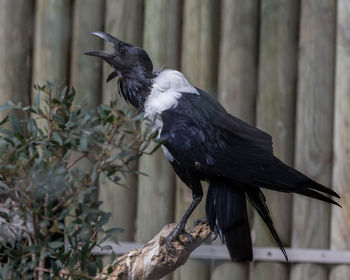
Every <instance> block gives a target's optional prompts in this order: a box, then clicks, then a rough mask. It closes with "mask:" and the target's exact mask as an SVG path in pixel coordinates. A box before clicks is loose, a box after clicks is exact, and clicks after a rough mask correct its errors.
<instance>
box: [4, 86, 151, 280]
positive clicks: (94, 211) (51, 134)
mask: <svg viewBox="0 0 350 280" xmlns="http://www.w3.org/2000/svg"><path fill="white" fill-rule="evenodd" d="M35 89H36V90H37V94H36V96H35V98H34V100H33V102H32V106H27V107H23V106H22V105H21V104H14V103H13V102H9V103H8V104H6V105H4V106H1V107H0V110H8V109H11V112H10V113H9V115H8V117H6V119H5V120H3V121H2V122H1V128H0V174H1V175H0V198H1V201H2V202H1V205H0V207H1V208H0V265H1V267H0V278H2V279H52V278H57V279H60V278H62V277H64V275H70V276H71V277H72V276H73V278H75V279H83V278H84V279H85V278H88V277H89V275H90V276H91V275H94V274H95V273H96V271H101V269H102V262H101V260H100V259H99V258H95V257H94V256H93V254H92V249H93V248H94V247H95V246H101V243H102V242H104V241H105V240H106V239H107V238H111V237H115V234H116V233H118V232H119V231H120V229H118V228H117V229H105V227H104V225H106V223H107V221H108V219H109V216H110V213H106V212H104V211H102V210H101V209H100V206H101V204H102V202H101V201H96V199H95V193H96V188H97V186H98V184H99V182H101V181H102V180H111V181H113V182H116V183H118V181H119V180H120V178H121V177H122V176H125V174H127V173H128V172H132V170H130V169H129V168H128V166H129V163H130V162H132V161H134V160H135V159H137V158H138V157H139V156H140V155H141V154H142V153H143V152H145V150H146V148H147V147H148V145H149V143H150V141H151V140H152V139H153V138H154V137H155V135H156V133H151V132H150V131H149V130H146V131H145V132H144V133H140V132H139V129H138V120H139V119H140V117H141V116H140V115H138V116H133V115H132V113H131V112H130V111H127V110H117V109H115V102H113V103H111V105H110V106H107V105H99V106H98V107H97V110H96V112H91V111H87V110H85V109H84V108H83V106H82V105H81V104H80V105H73V100H74V97H75V91H74V89H70V90H69V89H67V88H64V89H62V90H60V89H58V88H56V87H55V86H54V85H52V84H50V83H47V84H46V85H45V86H35ZM18 112H22V113H21V114H22V116H23V115H25V116H26V118H25V120H23V118H19V117H18V115H19V114H18ZM104 249H108V248H104ZM62 273H63V274H62Z"/></svg>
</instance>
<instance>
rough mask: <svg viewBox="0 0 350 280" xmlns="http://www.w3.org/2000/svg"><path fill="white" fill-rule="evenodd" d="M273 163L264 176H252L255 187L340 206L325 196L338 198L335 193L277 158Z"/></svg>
mask: <svg viewBox="0 0 350 280" xmlns="http://www.w3.org/2000/svg"><path fill="white" fill-rule="evenodd" d="M275 161H276V162H275V166H274V168H273V169H272V170H270V171H267V172H266V173H265V174H259V175H256V176H253V177H254V182H255V185H256V186H257V187H262V188H267V189H271V190H275V191H280V192H293V193H297V194H301V195H305V196H308V197H312V198H316V199H319V200H322V201H325V202H328V203H332V204H334V205H338V206H340V205H339V204H338V203H337V202H336V201H334V200H333V199H331V198H329V197H328V196H326V195H331V196H334V197H337V198H340V197H339V195H338V194H337V193H336V192H335V191H333V190H332V189H330V188H328V187H326V186H323V185H321V184H319V183H317V182H315V181H313V180H311V179H310V178H308V177H307V176H305V175H304V174H302V173H301V172H299V171H298V170H296V169H294V168H292V167H289V166H288V165H286V164H284V163H283V162H282V161H280V160H279V159H278V158H275Z"/></svg>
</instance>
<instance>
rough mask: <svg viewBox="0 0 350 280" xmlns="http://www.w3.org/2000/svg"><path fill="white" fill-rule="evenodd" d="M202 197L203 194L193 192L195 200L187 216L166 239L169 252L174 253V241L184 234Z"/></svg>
mask: <svg viewBox="0 0 350 280" xmlns="http://www.w3.org/2000/svg"><path fill="white" fill-rule="evenodd" d="M202 197H203V193H200V194H198V193H195V192H193V200H192V202H191V204H190V206H189V207H188V209H187V210H186V212H185V215H183V217H182V218H181V220H180V222H179V223H178V224H177V226H176V228H174V229H173V230H172V232H170V234H169V235H168V236H167V237H166V239H165V246H166V249H167V251H168V252H172V251H174V247H173V245H172V244H171V243H172V241H173V240H174V239H175V238H176V237H177V236H178V235H179V234H180V233H181V232H183V230H184V228H185V225H186V222H187V220H188V218H189V217H190V216H191V214H192V212H193V210H194V209H195V208H196V207H197V205H198V204H199V203H200V202H201V200H202ZM187 237H188V238H191V237H192V236H189V235H187Z"/></svg>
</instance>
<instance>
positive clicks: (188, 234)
mask: <svg viewBox="0 0 350 280" xmlns="http://www.w3.org/2000/svg"><path fill="white" fill-rule="evenodd" d="M181 234H182V235H184V236H185V237H186V238H187V239H188V242H189V243H192V242H193V241H194V240H195V238H194V237H193V236H192V234H190V233H188V232H187V231H185V230H183V231H182V232H181Z"/></svg>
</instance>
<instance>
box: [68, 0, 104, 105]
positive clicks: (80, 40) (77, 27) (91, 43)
mask: <svg viewBox="0 0 350 280" xmlns="http://www.w3.org/2000/svg"><path fill="white" fill-rule="evenodd" d="M104 5H105V4H104V1H101V0H75V1H74V6H73V28H72V29H73V30H72V33H73V37H72V58H71V84H72V86H74V87H75V89H76V93H77V98H76V102H79V101H80V100H82V99H85V100H86V105H87V107H88V108H90V109H93V108H95V107H96V106H97V105H98V104H99V103H100V100H101V96H100V91H101V77H102V75H101V73H102V60H101V59H99V60H98V59H96V60H94V61H93V62H92V61H91V58H90V57H87V56H86V55H84V52H85V51H87V50H99V49H102V48H103V41H102V40H101V39H100V38H96V37H95V36H90V35H89V33H91V32H93V31H96V30H102V29H103V26H104ZM92 15H93V16H92Z"/></svg>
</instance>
